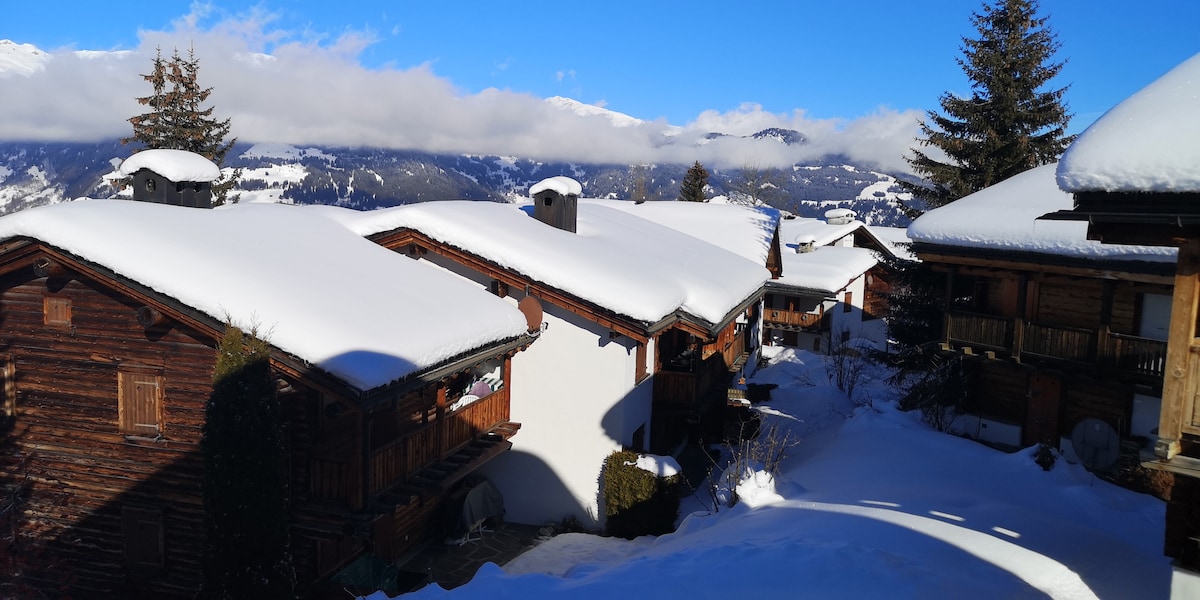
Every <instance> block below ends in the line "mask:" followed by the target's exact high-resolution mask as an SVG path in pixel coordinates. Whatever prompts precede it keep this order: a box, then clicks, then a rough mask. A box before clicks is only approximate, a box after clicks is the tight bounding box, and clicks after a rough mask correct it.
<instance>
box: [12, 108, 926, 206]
mask: <svg viewBox="0 0 1200 600" xmlns="http://www.w3.org/2000/svg"><path fill="white" fill-rule="evenodd" d="M596 108H598V107H596ZM598 110H603V109H598ZM614 114H615V113H614ZM755 137H759V138H773V139H777V140H779V141H780V142H782V143H804V141H803V140H804V137H803V135H802V134H801V133H799V132H795V131H791V130H765V131H764V132H760V133H759V134H755ZM128 155H129V148H128V147H126V146H122V145H121V144H119V143H117V142H103V143H92V144H88V143H49V142H0V214H4V213H10V212H14V211H17V210H22V209H24V208H29V207H32V206H38V205H41V204H49V203H53V202H62V201H64V200H70V199H74V198H79V197H110V196H113V195H115V193H116V191H115V190H114V189H113V188H112V187H111V186H109V185H108V184H107V183H105V182H104V180H103V177H104V175H105V174H108V173H110V172H112V171H113V169H114V166H115V165H116V164H118V163H119V161H120V160H121V159H123V158H125V157H127V156H128ZM230 156H231V157H232V158H231V159H230V160H227V163H228V164H227V165H226V166H228V167H241V168H242V170H243V175H242V184H241V186H240V189H241V193H242V201H281V202H291V203H297V204H332V205H338V206H345V207H349V208H355V209H360V210H367V209H372V208H380V207H386V206H396V205H400V204H410V203H415V202H425V201H430V200H446V199H466V200H479V201H494V202H502V201H511V200H513V199H516V198H520V197H525V196H527V195H528V189H529V186H531V185H532V184H534V183H536V182H538V181H540V180H542V179H544V178H546V177H550V176H554V175H566V176H569V177H572V178H574V179H577V180H579V182H580V183H582V184H583V189H584V194H585V195H586V196H588V197H598V198H615V199H624V198H629V197H630V190H631V189H632V183H633V178H634V172H635V170H636V169H637V168H638V167H637V166H635V165H618V164H580V163H572V162H555V161H535V160H530V159H525V158H519V157H511V156H495V155H473V154H432V153H428V152H420V151H412V150H393V149H372V148H337V147H326V146H304V147H300V146H289V145H279V144H270V145H268V144H260V145H255V146H241V145H239V146H238V147H237V148H235V149H234V151H233V152H232V153H231V154H230ZM687 167H688V165H652V166H650V167H643V168H645V169H646V174H647V179H648V181H647V187H648V191H649V195H650V197H651V198H652V199H656V200H673V199H674V198H675V197H676V196H677V195H678V192H679V184H680V182H681V181H682V179H683V176H684V173H685V172H686V171H687ZM710 172H711V176H710V179H709V185H710V189H709V196H710V197H713V196H717V197H720V198H719V199H718V200H717V201H728V202H748V201H749V199H748V198H746V197H745V196H744V195H742V194H739V193H738V192H737V191H736V190H737V189H738V187H739V185H744V184H743V181H742V179H743V177H744V174H743V173H742V170H740V169H732V170H727V171H726V170H720V169H710ZM779 172H780V177H779V178H778V182H777V184H778V187H779V190H777V191H776V193H774V194H772V195H771V197H770V199H769V200H768V202H769V203H770V204H772V205H773V206H776V207H777V208H781V209H784V210H788V211H791V212H793V213H796V214H798V215H800V216H820V215H822V214H823V213H824V212H825V211H826V210H829V209H830V208H851V209H853V210H855V211H856V212H858V214H859V217H860V218H861V219H863V220H864V221H867V222H868V223H870V224H874V225H887V226H904V225H907V223H908V219H907V218H906V217H904V215H903V212H902V211H900V209H899V207H898V206H897V204H896V200H897V198H900V197H902V192H901V190H900V189H899V187H898V186H896V185H895V181H896V179H895V175H892V174H887V173H880V172H877V171H873V170H870V169H868V168H865V167H861V166H856V165H854V164H852V163H851V162H850V161H849V160H847V159H846V158H845V157H840V156H831V157H826V158H825V159H822V160H820V161H814V162H811V163H807V164H797V165H794V166H793V167H792V168H791V169H786V168H785V169H781V170H779Z"/></svg>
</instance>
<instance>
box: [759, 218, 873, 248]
mask: <svg viewBox="0 0 1200 600" xmlns="http://www.w3.org/2000/svg"><path fill="white" fill-rule="evenodd" d="M863 226H864V224H863V222H862V221H850V222H849V223H845V224H841V225H830V224H829V223H826V222H825V221H824V220H822V219H811V218H807V217H799V218H796V219H783V220H781V221H780V222H779V236H780V239H779V242H780V243H781V244H782V245H784V246H791V247H792V249H793V250H794V249H795V246H796V241H797V240H800V239H802V238H803V239H804V240H805V241H808V240H809V239H811V240H812V242H813V243H814V244H815V245H817V246H828V245H829V244H832V243H834V242H836V241H838V240H840V239H842V238H844V237H846V236H848V235H850V234H852V233H854V232H855V231H858V230H859V229H860V228H862V227H863ZM787 251H788V249H787V248H786V247H785V248H783V252H784V253H785V254H786V253H787Z"/></svg>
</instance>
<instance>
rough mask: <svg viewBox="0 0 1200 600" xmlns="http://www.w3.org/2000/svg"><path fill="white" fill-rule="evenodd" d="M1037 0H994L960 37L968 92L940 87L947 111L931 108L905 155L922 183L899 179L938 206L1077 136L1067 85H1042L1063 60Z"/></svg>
mask: <svg viewBox="0 0 1200 600" xmlns="http://www.w3.org/2000/svg"><path fill="white" fill-rule="evenodd" d="M1037 13H1038V3H1037V0H995V3H994V4H991V5H989V4H985V5H984V6H983V12H982V13H972V15H971V22H972V24H974V26H975V28H976V29H977V30H978V31H979V38H978V39H969V38H963V47H962V53H963V56H962V58H958V59H957V61H958V64H959V66H960V67H962V69H963V72H964V73H966V75H967V78H968V79H969V80H970V82H971V95H970V96H969V97H965V98H964V97H959V96H956V95H954V94H952V93H950V92H946V93H944V94H942V96H941V99H940V104H941V106H942V110H943V111H944V114H942V113H938V112H936V111H929V112H928V113H927V118H926V119H925V120H923V121H922V122H921V133H922V135H923V137H922V138H919V139H918V141H919V142H920V143H921V145H923V146H931V147H933V148H935V149H936V150H938V151H940V153H942V154H944V155H945V156H946V157H947V159H948V160H947V161H946V162H942V161H941V160H939V159H938V157H931V156H930V155H929V154H927V153H925V152H922V151H914V153H913V156H911V157H907V158H906V160H908V163H909V164H910V165H911V166H912V169H913V172H914V173H916V174H917V175H919V176H921V177H923V178H924V179H925V180H926V182H925V183H910V182H901V186H903V187H904V188H906V189H907V190H908V191H910V192H912V193H913V195H914V196H915V197H916V198H917V199H919V200H922V201H924V203H925V206H926V207H927V208H936V207H938V206H942V205H944V204H947V203H949V202H952V201H954V200H957V199H959V198H961V197H963V196H966V195H967V194H970V193H972V192H975V191H978V190H981V189H983V188H985V187H988V186H990V185H993V184H995V183H999V182H1000V181H1003V180H1005V179H1008V178H1009V177H1012V176H1013V175H1016V174H1018V173H1021V172H1022V171H1026V170H1029V169H1031V168H1033V167H1036V166H1039V165H1044V164H1047V163H1050V162H1053V161H1055V160H1057V159H1058V157H1059V156H1060V155H1061V154H1062V152H1063V150H1065V149H1066V147H1067V146H1068V145H1069V144H1070V143H1071V141H1072V140H1073V139H1074V136H1069V135H1067V134H1066V130H1067V125H1068V123H1069V122H1070V120H1071V115H1070V114H1068V113H1067V107H1066V105H1065V104H1064V103H1063V94H1064V93H1065V92H1066V90H1067V88H1066V87H1062V88H1058V89H1050V90H1046V89H1044V88H1045V86H1046V84H1047V83H1048V82H1049V81H1050V80H1051V79H1052V78H1054V76H1056V75H1058V73H1059V72H1060V71H1061V70H1062V67H1063V63H1062V62H1055V61H1054V60H1053V57H1054V54H1055V52H1056V51H1057V50H1058V49H1059V45H1060V44H1059V43H1058V42H1057V40H1056V35H1055V34H1054V32H1053V31H1052V30H1051V29H1050V27H1049V26H1048V25H1047V21H1048V19H1047V17H1041V16H1038V14H1037Z"/></svg>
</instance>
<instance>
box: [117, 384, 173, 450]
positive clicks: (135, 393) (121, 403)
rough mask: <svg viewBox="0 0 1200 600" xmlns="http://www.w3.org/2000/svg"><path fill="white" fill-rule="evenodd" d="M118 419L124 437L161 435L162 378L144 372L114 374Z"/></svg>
mask: <svg viewBox="0 0 1200 600" xmlns="http://www.w3.org/2000/svg"><path fill="white" fill-rule="evenodd" d="M117 397H118V402H117V418H118V420H119V421H120V431H121V433H124V434H126V435H136V436H144V437H158V436H159V435H161V434H162V375H159V374H158V373H157V372H153V371H145V370H131V369H123V370H121V371H118V372H117Z"/></svg>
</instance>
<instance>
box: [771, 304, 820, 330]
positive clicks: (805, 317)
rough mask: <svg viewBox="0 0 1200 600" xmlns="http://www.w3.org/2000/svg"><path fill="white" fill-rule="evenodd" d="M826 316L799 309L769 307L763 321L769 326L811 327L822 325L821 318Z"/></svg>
mask: <svg viewBox="0 0 1200 600" xmlns="http://www.w3.org/2000/svg"><path fill="white" fill-rule="evenodd" d="M824 316H825V315H821V314H816V313H810V312H800V311H798V310H784V309H781V308H768V309H767V310H766V311H765V312H764V313H763V323H765V324H766V325H767V326H768V327H782V328H789V329H811V328H816V327H818V326H820V324H821V319H822V318H824Z"/></svg>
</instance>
